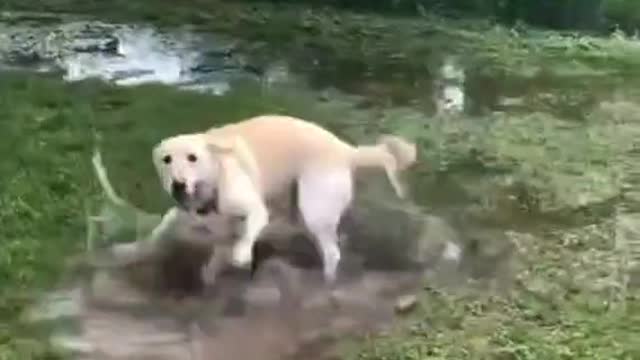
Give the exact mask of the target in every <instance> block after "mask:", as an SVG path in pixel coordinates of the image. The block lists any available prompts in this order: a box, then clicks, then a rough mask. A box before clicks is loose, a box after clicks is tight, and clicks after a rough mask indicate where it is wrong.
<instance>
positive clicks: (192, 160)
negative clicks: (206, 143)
mask: <svg viewBox="0 0 640 360" xmlns="http://www.w3.org/2000/svg"><path fill="white" fill-rule="evenodd" d="M187 160H189V161H190V162H196V160H198V158H197V157H196V156H195V155H193V154H189V155H187Z"/></svg>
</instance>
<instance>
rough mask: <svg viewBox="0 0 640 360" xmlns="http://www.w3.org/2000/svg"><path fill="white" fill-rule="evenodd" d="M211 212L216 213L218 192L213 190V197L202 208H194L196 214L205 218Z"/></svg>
mask: <svg viewBox="0 0 640 360" xmlns="http://www.w3.org/2000/svg"><path fill="white" fill-rule="evenodd" d="M211 212H215V213H217V212H218V191H217V190H215V191H214V192H213V195H212V196H211V197H210V198H209V200H207V201H206V202H205V203H204V204H203V205H202V206H200V207H199V208H196V214H198V215H201V216H205V215H208V214H209V213H211Z"/></svg>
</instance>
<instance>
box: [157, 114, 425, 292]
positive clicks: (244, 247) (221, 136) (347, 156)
mask: <svg viewBox="0 0 640 360" xmlns="http://www.w3.org/2000/svg"><path fill="white" fill-rule="evenodd" d="M415 161H416V147H415V145H414V144H412V143H409V142H408V141H406V140H403V139H401V138H399V137H396V136H391V135H385V136H382V137H381V138H380V139H379V141H378V143H377V144H375V145H366V146H353V145H350V144H348V143H346V142H345V141H343V140H341V139H339V138H338V137H337V136H335V135H334V134H332V133H331V132H329V131H328V130H326V129H324V128H322V127H320V126H318V125H316V124H313V123H311V122H307V121H304V120H301V119H297V118H294V117H288V116H279V115H265V116H258V117H254V118H250V119H248V120H244V121H241V122H238V123H233V124H229V125H226V126H222V127H217V128H212V129H210V130H208V131H206V132H204V133H194V134H183V135H178V136H175V137H171V138H167V139H165V140H163V141H162V142H160V143H159V144H158V145H157V146H156V147H155V148H154V149H153V162H154V164H155V166H156V168H157V171H158V175H159V177H160V180H161V182H162V185H163V187H164V189H165V190H166V191H167V192H168V193H169V194H170V195H171V196H172V197H173V198H174V199H175V201H176V202H177V204H178V207H177V209H173V210H172V211H170V212H169V213H168V214H167V215H166V216H165V221H163V222H166V220H168V219H171V218H175V217H176V214H177V212H178V211H184V212H188V213H192V214H200V215H206V214H207V213H209V212H211V211H215V212H217V213H219V214H220V215H225V216H227V215H228V216H231V217H240V218H242V219H243V221H244V228H243V230H242V231H241V232H240V234H239V239H238V240H237V241H236V242H235V243H234V244H233V246H232V249H231V250H230V254H227V256H229V257H230V260H229V261H230V262H231V264H232V265H234V266H237V267H248V266H249V265H250V264H251V262H252V249H253V245H254V243H255V242H256V240H257V238H258V236H259V235H260V233H261V232H262V231H263V229H264V228H265V226H266V225H267V224H268V223H269V210H268V206H267V205H266V204H267V201H268V200H269V199H273V198H275V197H278V196H279V195H281V194H283V193H284V192H286V191H288V189H291V187H292V186H293V185H296V186H297V191H298V193H297V204H296V205H297V210H298V211H299V213H300V214H301V215H302V219H303V220H304V225H305V227H306V229H307V231H309V232H310V234H311V235H312V237H313V238H314V240H315V242H316V245H317V247H318V250H319V253H320V255H321V257H322V259H323V262H324V265H323V272H324V277H325V280H326V281H327V282H329V283H333V282H334V280H335V278H336V271H337V266H338V263H339V261H340V249H339V247H338V232H337V231H338V224H339V222H340V219H341V217H342V215H343V213H344V212H345V210H346V209H347V208H348V207H349V205H350V203H351V201H352V197H353V184H352V183H353V176H352V172H353V170H354V169H356V168H358V167H379V168H382V169H384V171H385V172H386V175H387V177H388V178H389V181H390V182H391V185H392V186H393V188H394V189H395V192H396V193H397V195H398V196H400V197H404V196H405V190H404V187H403V185H402V183H401V182H400V180H399V178H398V172H399V171H400V170H403V169H405V168H407V167H409V166H410V165H412V164H413V163H414V162H415ZM178 209H180V210H178ZM196 216H197V215H196ZM219 266H220V262H219V261H215V260H214V259H213V258H212V260H211V261H210V263H209V265H207V267H205V269H204V271H203V276H204V277H205V281H207V282H210V281H212V279H213V278H214V277H215V272H216V271H217V270H219ZM207 278H208V280H207Z"/></svg>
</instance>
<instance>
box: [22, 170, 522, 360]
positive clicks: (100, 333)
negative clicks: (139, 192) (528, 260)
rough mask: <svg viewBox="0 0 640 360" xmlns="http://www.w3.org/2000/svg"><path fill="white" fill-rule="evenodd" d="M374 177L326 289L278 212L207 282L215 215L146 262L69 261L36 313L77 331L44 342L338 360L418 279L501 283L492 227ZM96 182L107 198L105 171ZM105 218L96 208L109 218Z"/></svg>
mask: <svg viewBox="0 0 640 360" xmlns="http://www.w3.org/2000/svg"><path fill="white" fill-rule="evenodd" d="M94 160H97V162H96V164H95V165H96V169H97V172H98V173H100V169H101V165H100V164H99V158H98V159H94ZM99 178H100V175H99ZM375 178H376V177H375V176H374V177H371V178H369V180H367V181H366V182H365V183H359V184H358V186H359V191H358V195H357V198H356V200H355V202H354V206H353V207H352V209H350V210H349V212H348V214H346V216H345V217H344V220H343V223H342V224H341V226H340V233H341V238H342V242H341V248H342V261H341V264H340V268H339V274H338V275H339V276H338V281H337V283H336V284H335V287H334V288H333V289H329V288H328V287H327V286H326V284H325V283H324V280H323V277H322V266H321V261H320V258H319V257H318V254H317V252H316V250H315V247H314V246H313V243H312V242H311V240H310V239H309V238H308V237H307V235H306V233H305V232H304V231H301V230H302V229H301V227H300V226H296V224H291V223H289V222H287V221H281V219H280V220H278V219H275V220H274V221H273V222H272V223H271V224H270V225H269V227H268V228H267V229H266V231H265V232H264V233H263V235H262V236H261V238H260V239H259V241H258V243H257V244H256V246H255V248H254V264H253V267H252V269H247V270H238V269H233V268H228V269H227V270H226V271H225V272H223V273H222V274H220V275H219V277H218V278H217V279H216V283H215V285H214V286H213V287H205V286H204V284H203V282H202V281H201V277H200V271H201V268H202V266H203V265H204V264H205V263H206V262H207V261H208V259H209V256H210V254H211V251H212V249H213V247H212V246H211V244H212V241H213V242H215V244H216V248H217V246H218V245H220V244H222V243H224V242H225V241H224V239H225V237H228V236H229V234H230V231H232V230H231V229H230V228H229V227H228V226H227V227H225V225H224V224H227V223H226V222H224V221H213V220H216V219H213V220H212V221H207V222H206V223H207V224H208V225H211V226H209V227H204V228H199V229H198V230H197V231H195V232H194V231H182V230H181V229H180V227H181V226H178V227H177V228H176V229H173V230H172V231H170V232H168V233H167V234H168V235H166V236H170V237H173V238H171V239H165V240H169V241H166V244H168V245H169V246H167V247H166V248H164V249H163V251H161V252H157V253H154V254H153V256H150V257H148V258H144V259H143V260H144V261H135V262H131V263H129V264H128V265H126V266H122V265H121V266H118V267H110V268H104V267H86V264H84V266H83V267H79V264H78V263H76V264H75V267H74V268H72V270H71V271H70V274H71V275H72V276H70V277H69V279H68V281H67V287H66V289H67V290H66V291H59V292H58V293H57V294H53V295H55V296H53V297H52V299H55V300H47V299H45V300H44V301H43V302H42V305H41V306H43V307H44V308H41V309H40V310H39V311H35V312H34V313H40V314H52V313H56V312H59V311H57V310H56V309H55V308H56V307H62V308H64V309H66V310H65V311H64V318H65V319H66V320H67V321H68V320H69V319H71V320H72V321H71V322H72V323H73V324H74V326H73V329H74V330H72V331H69V330H68V329H67V330H64V331H58V332H56V336H55V337H54V338H53V340H54V341H55V342H57V343H58V345H60V346H62V347H64V348H66V349H67V350H70V351H72V352H73V353H74V354H76V355H78V358H82V359H158V360H162V359H167V360H169V359H172V360H173V359H175V360H181V359H221V360H227V359H229V360H253V359H256V360H270V359H274V360H275V359H304V360H315V359H335V358H337V357H339V346H340V345H341V344H342V343H343V340H345V339H347V338H349V337H356V336H364V335H366V334H369V333H377V332H379V331H383V330H385V329H387V328H388V327H389V326H390V325H392V324H393V320H394V318H396V317H398V316H403V315H405V314H407V313H408V312H411V311H413V310H415V309H416V308H419V306H420V301H421V299H420V296H419V292H420V291H421V289H422V288H424V286H425V285H427V284H429V285H433V284H455V283H461V280H464V279H469V278H476V279H483V278H484V279H487V280H490V281H493V282H495V281H496V280H497V281H498V282H499V283H500V285H501V286H508V283H509V278H508V276H504V275H506V274H509V271H508V266H510V264H511V263H512V259H511V251H510V249H511V247H510V245H509V242H508V241H506V240H505V239H502V238H501V237H500V234H499V233H498V232H495V233H489V235H486V234H487V232H486V231H485V235H483V234H482V233H480V232H477V231H461V230H462V228H461V229H457V228H454V227H453V226H452V225H451V222H450V221H449V220H447V219H446V218H444V217H441V216H435V215H433V214H428V213H425V211H424V210H423V209H421V208H419V207H417V206H415V205H412V204H410V203H406V202H401V201H398V200H397V199H395V198H394V197H393V196H391V194H392V191H391V189H390V188H389V186H388V184H385V183H381V182H377V181H374V180H371V179H375ZM102 179H103V180H104V182H105V184H103V186H104V187H105V192H106V193H107V194H108V193H109V191H107V190H108V189H109V188H110V186H109V185H108V180H106V174H104V177H103V178H102ZM380 179H382V177H380ZM385 194H386V195H385ZM111 197H112V199H111V201H110V206H111V210H112V212H111V214H112V215H113V214H116V213H117V211H115V210H114V209H120V210H119V211H120V212H123V213H124V214H125V215H123V216H124V217H123V218H121V220H123V219H124V220H123V221H125V222H127V221H129V222H132V223H135V224H133V225H131V224H130V226H134V225H135V226H139V225H140V223H139V220H135V219H133V218H135V217H136V216H137V217H140V216H141V215H140V214H141V211H140V210H138V209H135V208H133V207H130V206H129V205H128V204H126V202H125V201H124V200H122V199H118V198H117V196H116V195H111ZM284 210H286V209H284ZM114 211H115V212H114ZM107 213H108V212H107ZM136 213H137V215H136ZM285 213H286V212H285ZM142 216H143V217H147V218H149V217H150V214H143V215H142ZM151 217H153V216H151ZM104 219H106V220H104ZM113 219H114V218H113V217H111V218H108V217H104V214H103V220H104V221H106V222H107V225H108V223H109V222H113V221H114V220H113ZM132 219H133V220H134V221H132ZM217 220H220V219H217ZM212 224H213V225H212ZM291 225H294V226H291ZM126 228H127V226H122V225H121V228H120V230H119V231H115V230H113V229H112V231H111V235H110V238H111V239H112V240H113V238H114V237H115V238H118V237H119V236H129V235H127V234H130V232H127V231H125V230H126ZM114 229H115V228H114ZM470 233H471V234H470ZM118 234H120V235H118ZM218 238H220V239H218ZM218 240H219V241H218ZM216 241H218V242H216ZM227 242H228V241H227ZM214 251H215V250H214ZM499 274H501V275H502V276H498V275H499ZM65 294H66V295H65ZM416 295H418V296H416ZM61 299H62V300H61ZM56 304H58V305H56ZM35 320H37V319H35ZM51 320H52V319H51V317H48V318H47V321H51ZM53 320H56V319H53ZM57 320H59V319H57Z"/></svg>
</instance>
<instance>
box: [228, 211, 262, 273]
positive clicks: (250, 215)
mask: <svg viewBox="0 0 640 360" xmlns="http://www.w3.org/2000/svg"><path fill="white" fill-rule="evenodd" d="M244 223H245V224H244V231H243V234H242V236H241V237H240V239H239V240H238V241H237V242H236V243H235V245H234V247H233V252H232V255H231V262H232V264H233V265H234V266H236V267H240V268H246V267H249V266H250V265H251V262H252V261H253V245H254V244H255V242H256V241H257V240H258V237H259V236H260V233H261V232H262V230H263V229H264V228H265V227H266V226H267V224H268V223H269V212H268V210H267V207H266V205H265V204H264V202H262V201H256V202H254V203H253V206H251V207H250V208H249V210H248V211H247V212H246V216H245V218H244Z"/></svg>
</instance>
